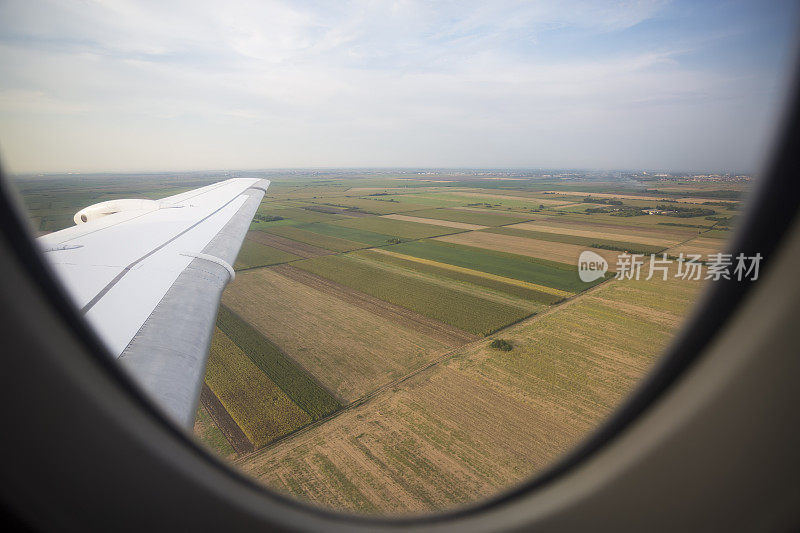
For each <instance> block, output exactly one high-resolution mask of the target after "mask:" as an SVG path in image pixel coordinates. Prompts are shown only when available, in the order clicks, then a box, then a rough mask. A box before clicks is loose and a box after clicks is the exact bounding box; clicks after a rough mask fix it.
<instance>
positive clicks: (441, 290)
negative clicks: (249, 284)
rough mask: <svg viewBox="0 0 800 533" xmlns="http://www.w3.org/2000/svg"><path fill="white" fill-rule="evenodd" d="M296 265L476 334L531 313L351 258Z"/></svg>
mask: <svg viewBox="0 0 800 533" xmlns="http://www.w3.org/2000/svg"><path fill="white" fill-rule="evenodd" d="M294 265H295V266H297V267H299V268H302V269H304V270H307V271H309V272H312V273H314V274H317V275H319V276H322V277H325V278H328V279H330V280H333V281H335V282H337V283H341V284H343V285H347V286H349V287H352V288H353V289H356V290H358V291H361V292H364V293H367V294H370V295H372V296H375V297H376V298H380V299H381V300H384V301H387V302H390V303H393V304H395V305H399V306H402V307H405V308H407V309H410V310H412V311H415V312H417V313H420V314H421V315H424V316H427V317H430V318H433V319H435V320H439V321H441V322H445V323H447V324H450V325H452V326H455V327H457V328H460V329H462V330H464V331H468V332H470V333H475V334H477V335H487V334H489V333H491V332H493V331H496V330H497V329H499V328H501V327H503V326H505V325H507V324H509V323H511V322H515V321H517V320H519V319H521V318H523V317H525V316H527V314H528V313H527V312H526V311H524V310H521V309H519V308H517V307H512V306H510V305H506V304H502V303H498V302H492V301H489V300H486V299H484V298H480V297H478V296H474V295H470V294H465V293H462V292H456V291H452V290H449V289H447V288H445V287H442V286H440V285H437V284H435V283H432V282H428V281H425V280H421V279H415V278H412V277H410V276H405V275H402V274H400V273H397V272H390V271H387V270H385V269H381V268H378V267H374V266H370V265H367V264H365V263H363V262H361V261H359V260H358V259H356V258H352V257H347V256H342V255H337V256H325V257H317V258H314V259H309V260H307V261H298V262H296V263H294Z"/></svg>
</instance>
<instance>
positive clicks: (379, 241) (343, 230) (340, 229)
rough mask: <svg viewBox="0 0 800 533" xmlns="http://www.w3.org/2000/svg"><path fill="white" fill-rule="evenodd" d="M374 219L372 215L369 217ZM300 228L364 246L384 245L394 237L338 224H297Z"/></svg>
mask: <svg viewBox="0 0 800 533" xmlns="http://www.w3.org/2000/svg"><path fill="white" fill-rule="evenodd" d="M369 219H370V220H374V218H373V217H369ZM297 227H298V228H300V229H304V230H307V231H313V232H314V233H321V234H322V235H328V236H329V237H337V238H339V239H345V240H348V241H353V242H360V243H363V244H364V246H385V245H386V244H388V243H389V240H390V239H393V238H396V237H395V236H394V235H386V234H384V233H376V232H374V231H368V230H363V229H358V228H350V227H347V226H342V225H339V224H324V223H316V224H302V225H300V226H297Z"/></svg>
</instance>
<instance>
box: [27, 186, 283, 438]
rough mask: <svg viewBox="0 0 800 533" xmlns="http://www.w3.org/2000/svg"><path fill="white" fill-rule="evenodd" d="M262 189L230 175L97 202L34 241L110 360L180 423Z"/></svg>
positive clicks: (193, 400) (188, 415) (192, 401)
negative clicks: (167, 192) (171, 190)
mask: <svg viewBox="0 0 800 533" xmlns="http://www.w3.org/2000/svg"><path fill="white" fill-rule="evenodd" d="M268 186H269V181H267V180H259V179H243V178H237V179H229V180H226V181H222V182H219V183H215V184H213V185H209V186H207V187H202V188H199V189H195V190H193V191H189V192H185V193H182V194H178V195H175V196H170V197H169V198H164V199H162V200H114V201H110V202H103V203H101V204H96V205H94V206H89V207H87V208H85V209H82V210H81V211H79V212H78V213H77V214H76V215H75V221H76V224H77V225H76V226H73V227H70V228H67V229H64V230H61V231H57V232H55V233H50V234H48V235H45V236H43V237H39V239H38V242H39V244H40V246H41V248H42V250H43V252H44V256H45V257H46V258H47V259H48V262H49V263H50V264H51V265H52V267H53V269H54V270H55V272H56V274H57V277H58V278H59V279H60V280H61V282H62V283H63V285H64V287H65V289H66V290H67V292H68V293H69V295H70V296H71V297H72V300H73V301H74V302H75V304H76V306H77V308H78V309H79V310H80V313H81V314H82V315H83V316H84V317H85V318H86V320H87V321H88V322H89V323H90V324H91V326H92V327H93V328H94V330H95V331H96V332H97V334H98V335H99V337H100V338H101V340H102V341H103V343H104V344H105V345H106V347H107V348H108V352H109V354H111V356H113V357H114V358H116V359H117V360H118V361H119V363H120V364H121V365H122V367H123V368H125V369H126V370H127V371H128V373H129V374H130V375H131V376H132V378H133V379H134V380H135V381H136V382H137V383H138V384H139V385H140V386H141V387H142V388H143V389H144V390H145V391H147V392H148V393H149V395H150V396H151V397H152V398H153V399H154V400H155V401H156V402H157V403H158V404H159V405H160V406H161V407H162V408H163V409H164V410H165V411H166V412H167V414H168V415H170V416H171V417H172V418H173V419H175V420H176V421H177V422H179V423H181V424H183V425H184V426H191V424H192V423H193V421H194V414H195V410H196V408H197V402H198V399H199V395H200V388H201V385H202V382H203V377H204V373H205V366H206V360H207V358H208V349H209V345H210V342H211V335H212V333H213V330H214V323H215V320H216V315H217V307H218V305H219V300H220V296H221V294H222V290H223V289H224V288H225V285H226V284H227V283H228V282H229V281H230V280H232V279H233V277H234V271H233V267H232V266H231V265H233V262H234V261H235V260H236V256H237V255H238V253H239V248H240V247H241V244H242V240H243V239H244V236H245V233H246V232H247V229H248V228H249V226H250V222H251V220H252V218H253V215H254V214H255V212H256V209H257V208H258V206H259V204H260V203H261V199H262V198H263V196H264V193H265V192H266V190H267V187H268Z"/></svg>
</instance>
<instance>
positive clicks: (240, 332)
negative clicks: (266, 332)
mask: <svg viewBox="0 0 800 533" xmlns="http://www.w3.org/2000/svg"><path fill="white" fill-rule="evenodd" d="M217 327H219V329H220V330H221V331H222V332H223V333H225V334H226V335H227V336H228V337H229V338H230V339H231V340H232V341H233V342H234V343H235V344H236V345H237V346H238V347H239V348H240V349H241V350H242V351H243V352H244V353H245V354H246V355H247V356H248V357H249V358H250V360H251V361H252V362H253V363H254V364H255V366H257V367H258V368H259V369H261V371H262V372H263V373H264V374H266V375H267V376H268V377H269V378H270V379H271V380H272V381H274V382H275V384H276V385H277V386H278V387H280V388H281V390H282V391H283V392H285V393H286V395H287V396H288V397H289V398H290V399H291V400H292V401H293V402H294V403H296V404H297V405H298V406H299V407H300V408H301V409H302V410H303V411H305V412H306V413H307V414H308V416H310V417H311V419H312V420H318V419H320V418H322V417H324V416H327V415H329V414H330V413H332V412H334V411H336V410H337V409H339V407H340V405H339V402H338V400H336V398H334V397H333V395H332V394H331V393H329V392H328V391H327V390H325V389H324V388H323V387H322V386H320V385H319V384H318V383H317V382H316V381H315V380H314V379H313V378H311V377H310V376H309V375H308V374H307V373H306V372H305V371H304V370H303V369H301V368H300V367H298V366H297V365H296V364H295V363H294V362H293V361H292V360H291V359H289V358H288V357H286V356H285V355H284V354H283V353H282V352H281V351H280V350H279V349H278V348H277V347H275V345H273V344H272V343H271V342H269V340H267V339H266V338H264V336H263V335H261V334H260V333H259V332H258V331H257V330H256V329H255V328H253V326H251V325H250V324H248V323H247V322H245V321H244V320H242V319H241V318H239V317H238V316H237V315H236V314H234V313H233V312H232V311H230V310H229V309H228V308H227V307H225V306H220V309H219V316H218V317H217ZM226 407H227V406H226Z"/></svg>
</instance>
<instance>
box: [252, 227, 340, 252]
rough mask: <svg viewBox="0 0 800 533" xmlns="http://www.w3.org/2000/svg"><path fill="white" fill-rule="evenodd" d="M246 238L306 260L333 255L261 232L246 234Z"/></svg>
mask: <svg viewBox="0 0 800 533" xmlns="http://www.w3.org/2000/svg"><path fill="white" fill-rule="evenodd" d="M247 238H248V239H252V240H254V241H256V242H258V243H261V244H266V245H267V246H272V247H273V248H277V249H278V250H283V251H284V252H288V253H290V254H294V255H297V256H299V257H303V258H306V259H308V258H309V257H319V256H321V255H330V254H332V253H334V252H332V251H330V250H326V249H324V248H319V247H317V246H313V245H311V244H306V243H304V242H297V241H293V240H292V239H287V238H286V237H281V236H280V235H273V234H272V233H264V232H263V231H251V232H249V233H248V234H247Z"/></svg>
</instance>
